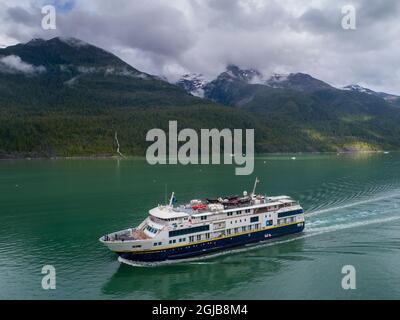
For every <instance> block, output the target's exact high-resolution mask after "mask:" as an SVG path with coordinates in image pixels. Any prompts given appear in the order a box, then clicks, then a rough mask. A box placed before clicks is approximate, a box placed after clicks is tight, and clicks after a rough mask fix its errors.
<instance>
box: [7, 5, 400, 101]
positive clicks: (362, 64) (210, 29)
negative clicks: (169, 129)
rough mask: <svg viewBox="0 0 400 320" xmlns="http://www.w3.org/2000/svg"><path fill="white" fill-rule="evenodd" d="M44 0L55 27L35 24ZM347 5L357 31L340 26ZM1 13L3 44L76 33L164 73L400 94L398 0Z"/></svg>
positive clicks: (29, 8)
mask: <svg viewBox="0 0 400 320" xmlns="http://www.w3.org/2000/svg"><path fill="white" fill-rule="evenodd" d="M44 4H54V5H55V6H56V7H57V29H56V30H54V31H45V30H43V29H42V28H41V19H42V14H41V7H42V6H43V5H44ZM348 4H352V5H354V7H355V8H356V13H357V29H356V30H344V29H343V28H342V18H343V14H342V12H341V9H342V6H344V5H348ZM0 19H1V28H0V45H2V46H7V45H11V44H15V43H18V42H27V41H29V40H30V39H31V38H35V37H41V38H45V39H48V38H52V37H55V36H64V37H76V38H79V39H82V40H84V41H87V42H90V43H92V44H95V45H97V46H100V47H102V48H104V49H106V50H109V51H112V52H113V53H115V54H116V55H118V56H119V57H121V58H122V59H123V60H125V61H126V62H128V63H129V64H131V65H132V66H133V67H135V68H137V69H139V70H141V71H145V72H148V73H151V74H157V75H164V76H167V77H168V78H169V79H171V80H172V79H175V78H177V77H178V76H180V75H182V74H184V73H202V74H204V75H205V76H206V77H207V78H212V77H214V76H215V75H217V74H219V73H220V72H221V71H223V70H224V68H225V66H226V65H227V64H236V65H238V66H240V67H243V68H256V69H259V70H260V71H261V72H263V73H264V74H266V75H269V74H272V73H290V72H304V73H309V74H311V75H313V76H314V77H317V78H319V79H322V80H324V81H327V82H328V83H330V84H333V85H336V86H343V85H347V84H351V83H357V84H361V85H364V86H367V87H369V88H371V89H374V90H381V91H386V92H389V93H397V94H400V59H399V57H400V1H398V0H382V1H377V0H353V1H350V0H348V1H346V0H344V1H342V0H339V1H337V0H329V1H326V0H170V1H167V0H129V1H128V0H112V1H110V0H47V1H45V0H18V1H15V0H0Z"/></svg>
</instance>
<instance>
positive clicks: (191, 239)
mask: <svg viewBox="0 0 400 320" xmlns="http://www.w3.org/2000/svg"><path fill="white" fill-rule="evenodd" d="M272 225H273V220H269V221H267V223H266V226H272ZM260 229H261V224H259V223H258V224H253V225H249V226H245V227H240V228H232V229H227V230H223V231H222V232H221V234H222V235H223V236H226V235H228V236H229V235H235V234H238V233H243V232H248V231H256V230H260ZM210 238H211V234H210V233H205V234H199V235H197V236H190V237H189V242H190V243H191V242H195V241H202V240H208V239H210ZM183 242H186V238H180V239H173V240H170V241H169V244H176V243H183ZM161 245H162V243H161V242H157V243H154V246H155V247H156V246H161Z"/></svg>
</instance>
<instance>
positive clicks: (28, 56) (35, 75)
mask: <svg viewBox="0 0 400 320" xmlns="http://www.w3.org/2000/svg"><path fill="white" fill-rule="evenodd" d="M190 93H195V95H196V97H195V96H193V95H192V94H190ZM169 120H178V123H179V126H180V128H185V127H190V128H195V129H200V128H218V129H223V128H243V129H244V128H255V129H256V148H257V151H259V152H288V151H294V152H299V151H340V150H367V149H368V150H371V149H372V150H381V149H399V148H400V141H399V140H400V139H399V137H400V131H399V129H398V125H397V124H398V123H399V120H400V109H399V108H397V109H396V108H395V107H393V106H392V104H391V103H390V102H388V101H387V100H385V99H384V98H383V97H380V96H377V95H371V94H367V93H364V92H358V91H355V90H339V89H336V88H333V87H331V86H330V85H328V84H326V83H324V82H322V81H320V80H317V79H314V78H312V77H311V76H309V75H305V74H292V75H288V76H282V75H275V76H274V77H272V78H270V79H264V78H263V76H262V74H261V73H260V72H258V71H257V70H242V69H240V68H239V67H237V66H233V65H231V66H228V68H227V70H226V71H225V72H223V73H222V74H221V75H220V76H219V77H217V79H215V80H214V81H211V82H206V81H205V80H204V79H203V78H202V77H201V76H199V75H196V76H195V77H192V76H190V75H187V76H186V77H185V78H184V79H182V81H180V82H179V83H178V85H175V84H170V83H168V82H167V81H164V80H163V79H161V78H158V77H156V76H153V75H149V74H146V73H144V72H141V71H139V70H137V69H135V68H134V67H132V66H130V65H128V64H127V63H125V62H124V61H122V60H121V59H119V58H118V57H116V56H115V55H113V54H111V53H109V52H107V51H104V50H102V49H100V48H97V47H95V46H92V45H90V44H88V43H85V42H82V41H80V40H78V39H71V38H69V39H64V38H54V39H51V40H48V41H45V40H41V39H34V40H32V41H30V42H28V43H25V44H19V45H16V46H12V47H8V48H4V49H0V157H3V158H4V157H28V156H29V157H36V156H46V157H53V156H89V155H113V154H115V150H116V147H115V141H114V134H115V131H117V132H118V137H119V141H120V144H121V151H122V152H123V153H125V154H134V155H143V154H144V152H145V150H146V146H147V144H146V142H145V135H146V133H147V131H148V130H150V129H152V128H156V127H160V128H164V129H167V127H168V121H169Z"/></svg>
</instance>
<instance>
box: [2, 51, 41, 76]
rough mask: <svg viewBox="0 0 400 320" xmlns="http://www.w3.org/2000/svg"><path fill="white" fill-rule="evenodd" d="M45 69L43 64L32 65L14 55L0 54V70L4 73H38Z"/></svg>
mask: <svg viewBox="0 0 400 320" xmlns="http://www.w3.org/2000/svg"><path fill="white" fill-rule="evenodd" d="M44 71H46V69H45V67H43V66H34V65H31V64H29V63H26V62H24V61H22V59H21V58H20V57H18V56H15V55H10V56H4V57H1V56H0V72H6V73H17V72H20V73H26V74H33V73H40V72H44Z"/></svg>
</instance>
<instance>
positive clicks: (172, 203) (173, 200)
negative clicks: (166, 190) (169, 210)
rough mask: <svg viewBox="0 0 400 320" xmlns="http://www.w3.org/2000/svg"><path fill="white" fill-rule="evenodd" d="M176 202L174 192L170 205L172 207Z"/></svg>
mask: <svg viewBox="0 0 400 320" xmlns="http://www.w3.org/2000/svg"><path fill="white" fill-rule="evenodd" d="M175 200H176V199H175V192H172V196H171V200H170V201H169V205H170V206H173V205H174V202H176V201H175Z"/></svg>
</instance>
